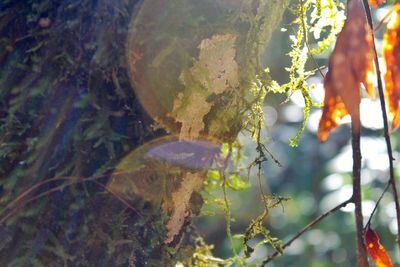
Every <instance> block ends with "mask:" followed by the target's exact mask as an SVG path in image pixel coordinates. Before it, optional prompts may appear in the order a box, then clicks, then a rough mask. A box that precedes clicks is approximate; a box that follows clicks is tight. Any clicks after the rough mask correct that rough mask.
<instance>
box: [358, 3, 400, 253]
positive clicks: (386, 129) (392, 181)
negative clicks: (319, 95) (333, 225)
mask: <svg viewBox="0 0 400 267" xmlns="http://www.w3.org/2000/svg"><path fill="white" fill-rule="evenodd" d="M398 2H399V1H397V3H398ZM363 3H364V7H365V13H366V16H367V20H368V24H369V26H370V28H371V30H373V29H374V25H373V22H372V16H371V9H370V7H369V3H368V0H363ZM371 34H372V37H373V38H372V40H373V50H374V63H375V69H376V76H377V82H378V92H379V100H380V102H381V110H382V118H383V129H384V135H385V141H386V148H387V155H388V160H389V184H390V185H391V186H392V191H393V198H394V203H395V206H396V217H397V245H398V246H399V248H400V205H399V197H398V193H397V188H396V180H395V177H394V168H393V161H394V158H393V151H392V144H391V141H390V135H389V124H388V118H387V114H386V103H385V96H384V94H383V83H382V78H381V71H380V67H379V61H378V53H377V51H376V46H375V37H374V33H373V31H372V33H371ZM377 204H379V202H378V203H377Z"/></svg>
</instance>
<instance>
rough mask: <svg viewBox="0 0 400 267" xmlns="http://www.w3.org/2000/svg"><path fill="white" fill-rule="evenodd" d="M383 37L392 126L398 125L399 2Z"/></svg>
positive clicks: (399, 91) (399, 87)
mask: <svg viewBox="0 0 400 267" xmlns="http://www.w3.org/2000/svg"><path fill="white" fill-rule="evenodd" d="M394 10H395V11H394V12H393V14H392V16H391V19H390V21H389V23H388V25H387V29H386V33H385V35H384V37H383V56H384V59H385V66H386V73H385V84H386V94H387V99H388V104H389V111H390V113H391V114H392V116H393V122H392V128H393V129H396V128H398V127H399V126H400V107H399V101H400V65H399V64H400V4H397V5H396V6H395V9H394Z"/></svg>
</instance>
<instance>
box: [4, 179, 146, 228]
mask: <svg viewBox="0 0 400 267" xmlns="http://www.w3.org/2000/svg"><path fill="white" fill-rule="evenodd" d="M122 174H124V172H115V173H114V174H113V176H119V175H122ZM104 177H106V175H99V176H93V177H87V178H82V177H76V176H62V177H54V178H49V179H46V180H43V181H41V182H39V183H37V184H35V185H33V186H31V187H30V188H28V189H26V190H25V191H23V192H22V193H21V194H19V195H18V196H17V197H16V198H15V199H14V200H13V201H12V202H11V203H9V204H8V205H7V206H6V208H5V209H4V210H2V211H1V212H0V213H1V214H2V213H5V212H6V211H7V210H10V211H9V212H8V213H6V215H5V216H3V217H2V218H1V219H0V224H3V223H4V222H5V221H7V220H8V219H9V218H10V217H11V216H12V215H13V214H15V213H16V212H17V211H19V209H20V208H21V207H23V206H25V205H26V204H28V203H30V202H32V201H34V200H36V199H39V198H41V197H43V196H46V195H49V194H52V193H54V192H56V191H59V190H61V189H63V188H64V187H67V186H70V185H73V184H74V183H75V182H80V183H82V182H89V181H91V182H94V183H95V184H97V185H99V186H101V187H102V188H103V189H105V190H106V191H108V192H109V193H110V194H112V195H113V196H114V197H115V198H117V199H118V200H120V201H121V202H123V203H124V204H125V205H126V206H127V207H128V208H129V209H131V210H132V211H133V212H135V213H136V214H137V215H139V216H140V217H143V216H142V214H140V212H139V211H138V210H137V209H135V208H134V207H133V206H132V205H130V204H129V203H128V202H127V201H126V200H124V199H122V198H121V197H120V196H118V195H117V194H115V193H114V192H112V191H111V190H110V189H108V188H106V187H105V186H104V185H103V184H101V183H99V182H97V181H96V180H97V179H100V178H104ZM62 180H68V181H72V182H70V183H67V184H61V185H59V186H56V187H54V188H51V189H49V190H47V191H45V192H43V193H40V194H38V195H36V196H34V197H31V198H29V199H28V200H27V201H26V202H25V203H21V202H22V201H23V200H24V199H25V198H26V197H27V196H28V195H29V194H30V193H32V192H33V191H35V190H36V189H38V188H39V187H41V186H42V185H45V184H48V183H51V182H55V181H62Z"/></svg>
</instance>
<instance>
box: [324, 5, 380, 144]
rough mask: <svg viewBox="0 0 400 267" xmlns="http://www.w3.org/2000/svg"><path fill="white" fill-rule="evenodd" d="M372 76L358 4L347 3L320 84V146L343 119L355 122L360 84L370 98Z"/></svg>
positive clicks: (368, 44) (369, 41)
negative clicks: (345, 14) (323, 88)
mask: <svg viewBox="0 0 400 267" xmlns="http://www.w3.org/2000/svg"><path fill="white" fill-rule="evenodd" d="M373 73H374V67H373V43H372V34H371V31H370V28H369V26H368V23H367V20H366V17H365V12H364V9H363V6H362V4H361V2H360V1H351V2H350V3H349V9H348V16H347V20H346V22H345V24H344V27H343V29H342V31H341V33H340V34H339V36H338V38H337V41H336V45H335V48H334V50H333V52H332V55H331V57H330V59H329V71H328V73H327V74H326V76H325V80H324V87H325V100H324V108H323V114H322V118H321V120H320V123H319V129H318V138H319V140H320V141H321V142H323V141H325V140H326V139H327V138H328V135H329V133H330V132H331V131H332V130H333V129H334V128H336V127H337V125H338V124H339V122H340V120H341V119H342V118H343V117H344V116H345V115H347V114H350V115H351V117H352V120H353V123H354V122H356V123H357V122H359V117H360V114H359V104H360V101H361V96H360V90H359V87H360V83H362V84H363V85H364V87H365V88H366V90H367V92H368V94H369V95H370V96H371V97H373V96H374V90H373V84H372V78H373V76H374V75H373ZM356 127H357V128H359V125H356Z"/></svg>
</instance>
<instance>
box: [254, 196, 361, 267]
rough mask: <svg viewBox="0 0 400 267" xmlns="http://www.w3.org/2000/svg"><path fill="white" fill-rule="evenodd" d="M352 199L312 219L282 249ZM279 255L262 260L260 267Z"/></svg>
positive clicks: (351, 200) (275, 254) (277, 253)
mask: <svg viewBox="0 0 400 267" xmlns="http://www.w3.org/2000/svg"><path fill="white" fill-rule="evenodd" d="M352 202H353V199H352V198H350V199H348V200H346V201H344V202H342V203H340V204H339V205H337V206H336V207H334V208H332V209H330V210H328V211H327V212H325V213H323V214H321V215H320V216H318V217H317V218H316V219H314V220H313V221H312V222H310V223H309V224H307V225H306V226H305V227H304V228H303V229H301V230H300V231H299V232H298V233H297V234H296V235H295V236H293V237H292V238H291V239H290V240H289V241H287V242H286V243H285V244H283V245H282V249H285V248H287V247H289V246H290V245H291V244H292V243H293V242H294V241H295V240H296V239H298V238H299V237H300V236H302V235H303V234H304V233H305V232H307V231H308V230H310V229H311V228H313V227H314V226H315V225H317V224H318V223H319V222H320V221H322V220H323V219H325V218H326V217H328V215H330V214H332V213H334V212H335V211H337V210H339V209H341V208H343V207H346V206H347V204H349V203H352ZM279 255H281V254H280V253H279V252H278V251H276V252H275V253H274V254H272V255H270V256H269V257H268V258H267V259H266V260H264V261H263V262H262V264H261V266H265V265H267V263H269V262H270V261H272V260H273V259H274V258H276V257H277V256H279Z"/></svg>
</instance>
